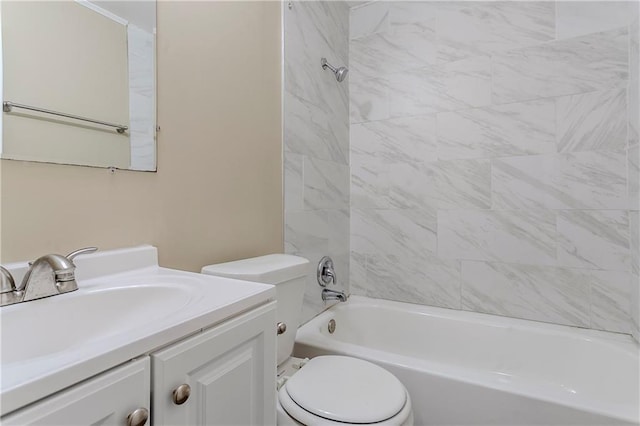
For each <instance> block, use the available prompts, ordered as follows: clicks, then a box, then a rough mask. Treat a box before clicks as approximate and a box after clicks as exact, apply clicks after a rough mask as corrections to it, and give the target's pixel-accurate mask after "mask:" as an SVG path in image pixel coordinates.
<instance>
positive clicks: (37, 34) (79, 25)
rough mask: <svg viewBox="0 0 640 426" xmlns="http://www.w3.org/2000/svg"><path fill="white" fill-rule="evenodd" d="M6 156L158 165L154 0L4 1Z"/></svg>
mask: <svg viewBox="0 0 640 426" xmlns="http://www.w3.org/2000/svg"><path fill="white" fill-rule="evenodd" d="M0 25H1V31H0V34H1V46H2V48H1V49H2V50H1V53H2V55H0V56H1V58H2V62H1V63H0V65H1V67H0V68H1V69H2V71H1V73H0V80H1V81H2V83H3V84H2V89H0V95H1V98H2V100H3V112H2V126H1V129H0V130H1V134H2V142H1V145H0V148H1V153H2V154H1V155H2V158H5V159H13V160H26V161H39V162H48V163H61V164H75V165H84V166H94V167H114V168H118V169H129V170H143V171H155V170H156V89H155V85H156V78H155V75H156V74H155V60H156V58H155V46H156V40H155V34H156V4H155V1H140V0H137V1H133V0H132V1H108V0H106V1H104V0H103V1H86V0H75V1H74V0H65V1H53V2H52V1H21V0H16V1H4V0H3V1H2V3H1V4H0Z"/></svg>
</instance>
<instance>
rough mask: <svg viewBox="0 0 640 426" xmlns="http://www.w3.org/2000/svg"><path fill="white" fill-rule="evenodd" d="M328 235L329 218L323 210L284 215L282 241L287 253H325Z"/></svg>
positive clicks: (327, 247)
mask: <svg viewBox="0 0 640 426" xmlns="http://www.w3.org/2000/svg"><path fill="white" fill-rule="evenodd" d="M328 235H329V218H328V215H327V212H326V211H325V210H307V211H299V212H290V213H285V225H284V240H285V251H286V252H287V253H291V254H295V253H326V252H327V251H328V250H329V237H328ZM303 257H306V256H303ZM309 260H311V259H309Z"/></svg>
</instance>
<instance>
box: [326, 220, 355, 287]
mask: <svg viewBox="0 0 640 426" xmlns="http://www.w3.org/2000/svg"><path fill="white" fill-rule="evenodd" d="M350 216H351V214H350V212H349V209H344V210H329V211H327V222H328V224H329V229H328V231H327V236H328V238H329V249H328V250H329V251H328V253H331V255H340V256H345V255H346V256H347V257H348V256H349V247H350V239H351V237H350V227H351V225H350V223H351V218H350ZM347 267H348V265H347ZM347 272H348V271H347ZM343 274H344V272H343ZM346 276H348V273H347V274H346V275H344V277H346Z"/></svg>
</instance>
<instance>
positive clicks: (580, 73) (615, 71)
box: [492, 28, 629, 103]
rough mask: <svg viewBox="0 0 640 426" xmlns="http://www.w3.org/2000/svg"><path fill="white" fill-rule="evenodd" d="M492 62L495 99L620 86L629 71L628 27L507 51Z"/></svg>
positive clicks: (534, 97) (563, 93) (531, 96)
mask: <svg viewBox="0 0 640 426" xmlns="http://www.w3.org/2000/svg"><path fill="white" fill-rule="evenodd" d="M492 62H493V101H494V102H495V103H508V102H517V101H523V100H527V99H537V98H545V97H550V96H562V95H571V94H576V93H583V92H589V91H595V90H601V89H608V88H615V87H619V86H620V85H621V84H622V83H623V82H624V81H625V80H626V79H627V76H628V73H629V70H628V34H627V28H623V29H617V30H613V31H606V32H602V33H596V34H589V35H585V36H581V37H576V38H571V39H566V40H558V41H552V42H549V43H547V44H543V45H537V46H531V47H525V48H521V49H514V50H510V51H508V52H505V53H499V54H496V55H495V56H493V57H492Z"/></svg>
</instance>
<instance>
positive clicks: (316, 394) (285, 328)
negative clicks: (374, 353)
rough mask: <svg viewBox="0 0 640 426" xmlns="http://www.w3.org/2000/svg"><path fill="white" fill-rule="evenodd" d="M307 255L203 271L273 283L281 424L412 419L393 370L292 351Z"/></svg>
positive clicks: (255, 260) (407, 422) (409, 421)
mask: <svg viewBox="0 0 640 426" xmlns="http://www.w3.org/2000/svg"><path fill="white" fill-rule="evenodd" d="M309 270H310V265H309V261H308V260H306V259H304V258H302V257H298V256H292V255H286V254H271V255H267V256H261V257H254V258H251V259H244V260H238V261H234V262H227V263H220V264H216V265H209V266H205V267H203V268H202V273H203V274H209V275H217V276H221V277H227V278H235V279H240V280H246V281H256V282H261V283H267V284H273V285H275V286H276V300H277V302H278V304H277V308H276V309H277V318H278V325H277V327H275V325H274V328H276V329H277V330H278V333H279V334H278V358H277V359H278V369H277V371H278V387H279V390H278V401H277V407H276V409H277V418H278V424H279V425H317V424H323V425H342V426H344V425H350V424H358V425H367V424H376V425H406V426H411V425H413V413H412V410H411V398H410V397H409V394H408V392H407V390H406V389H405V387H404V385H403V384H402V383H401V382H400V380H398V379H397V378H396V377H395V376H394V375H393V374H391V373H389V372H388V371H387V370H385V369H383V368H382V367H379V366H377V365H375V364H373V363H370V362H368V361H364V360H361V359H357V358H353V357H346V356H338V355H325V356H319V357H315V358H313V359H311V360H300V359H297V358H294V357H292V356H291V354H292V352H293V345H294V343H295V335H296V331H297V328H298V325H299V322H300V313H301V310H302V299H303V296H304V289H305V278H306V276H307V273H308V272H309Z"/></svg>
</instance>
